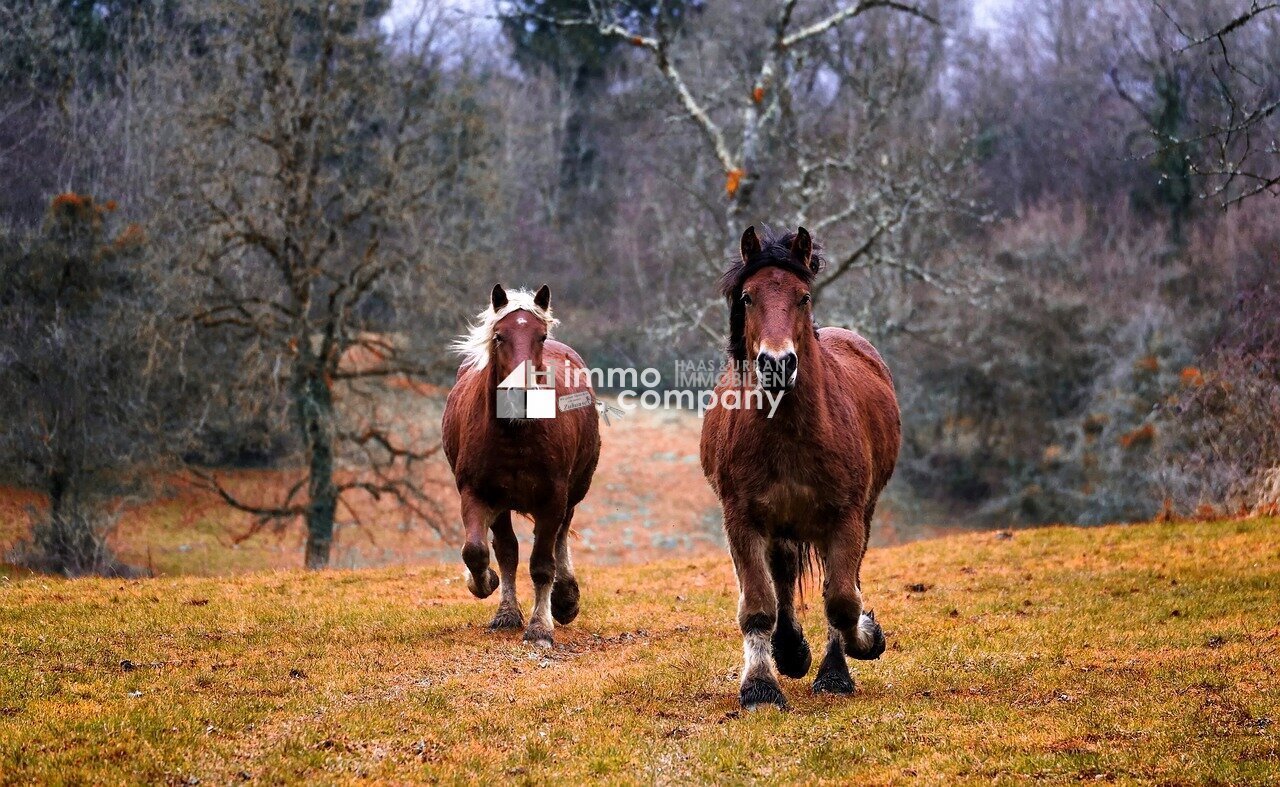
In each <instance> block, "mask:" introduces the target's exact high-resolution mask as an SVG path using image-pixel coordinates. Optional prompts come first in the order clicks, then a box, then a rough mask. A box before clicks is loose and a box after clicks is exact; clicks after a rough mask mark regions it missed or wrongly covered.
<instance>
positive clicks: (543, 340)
mask: <svg viewBox="0 0 1280 787" xmlns="http://www.w3.org/2000/svg"><path fill="white" fill-rule="evenodd" d="M546 340H547V337H545V336H539V337H538V341H540V342H545V341H546Z"/></svg>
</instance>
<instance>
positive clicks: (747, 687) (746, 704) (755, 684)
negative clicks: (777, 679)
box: [738, 678, 787, 710]
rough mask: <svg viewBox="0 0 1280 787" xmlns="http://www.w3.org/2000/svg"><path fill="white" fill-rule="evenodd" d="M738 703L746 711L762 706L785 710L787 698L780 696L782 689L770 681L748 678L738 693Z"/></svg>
mask: <svg viewBox="0 0 1280 787" xmlns="http://www.w3.org/2000/svg"><path fill="white" fill-rule="evenodd" d="M738 701H739V702H741V703H742V707H743V708H745V709H746V710H755V709H756V708H759V707H761V706H764V705H773V706H774V707H777V708H781V709H782V710H786V709H787V698H786V697H784V696H782V689H780V688H778V684H777V683H774V682H773V681H771V680H764V679H762V678H750V679H748V680H747V682H746V683H743V684H742V688H741V689H740V690H739V691H738Z"/></svg>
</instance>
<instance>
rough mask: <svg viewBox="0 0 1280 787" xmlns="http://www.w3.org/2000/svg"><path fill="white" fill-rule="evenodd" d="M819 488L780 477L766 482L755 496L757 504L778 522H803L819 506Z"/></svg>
mask: <svg viewBox="0 0 1280 787" xmlns="http://www.w3.org/2000/svg"><path fill="white" fill-rule="evenodd" d="M818 501H819V495H818V490H817V489H816V488H815V487H813V486H811V485H809V484H806V483H802V482H800V481H795V480H790V479H780V480H777V481H774V482H772V483H768V484H766V485H765V486H764V487H763V488H762V489H761V491H760V493H759V494H757V495H756V496H755V500H754V502H755V504H756V505H757V506H758V507H759V508H760V509H761V511H762V512H763V513H764V514H765V515H766V516H767V517H768V518H769V519H771V520H773V521H774V522H776V523H794V522H803V521H807V520H809V519H811V518H812V517H813V515H814V514H815V512H816V511H817V509H818V507H819V502H818Z"/></svg>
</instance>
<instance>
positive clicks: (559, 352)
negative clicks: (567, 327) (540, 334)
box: [542, 339, 587, 369]
mask: <svg viewBox="0 0 1280 787" xmlns="http://www.w3.org/2000/svg"><path fill="white" fill-rule="evenodd" d="M542 351H543V353H544V354H545V353H551V354H552V355H553V356H556V357H558V358H568V359H569V362H570V363H572V364H574V365H575V366H580V367H582V368H583V369H585V368H587V362H586V361H584V360H582V356H581V355H578V351H577V350H575V349H573V348H572V347H570V346H569V345H567V344H565V343H564V342H558V341H556V340H555V339H547V343H546V345H545V346H544V347H543V348H542Z"/></svg>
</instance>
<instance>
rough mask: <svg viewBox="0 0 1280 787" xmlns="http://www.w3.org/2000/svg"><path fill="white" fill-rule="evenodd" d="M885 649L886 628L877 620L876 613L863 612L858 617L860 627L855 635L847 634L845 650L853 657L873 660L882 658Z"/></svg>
mask: <svg viewBox="0 0 1280 787" xmlns="http://www.w3.org/2000/svg"><path fill="white" fill-rule="evenodd" d="M884 649H885V641H884V630H883V629H881V628H880V624H879V623H877V622H876V613H874V612H864V613H862V616H861V617H860V618H858V628H857V631H856V633H855V634H854V636H852V637H850V636H849V635H848V634H846V635H845V638H844V652H845V653H846V654H847V655H848V656H849V658H851V659H859V660H861V661H872V660H874V659H878V658H880V655H881V654H882V653H884Z"/></svg>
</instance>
